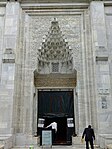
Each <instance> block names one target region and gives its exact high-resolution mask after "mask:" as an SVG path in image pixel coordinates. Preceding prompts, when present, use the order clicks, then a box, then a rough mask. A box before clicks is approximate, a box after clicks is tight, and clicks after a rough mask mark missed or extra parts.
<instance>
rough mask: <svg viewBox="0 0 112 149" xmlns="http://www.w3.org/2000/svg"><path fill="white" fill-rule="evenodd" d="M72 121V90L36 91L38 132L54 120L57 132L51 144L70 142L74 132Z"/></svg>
mask: <svg viewBox="0 0 112 149" xmlns="http://www.w3.org/2000/svg"><path fill="white" fill-rule="evenodd" d="M40 120H41V121H40ZM74 121H75V120H74V100H73V91H39V92H38V134H39V133H41V131H42V129H43V128H46V126H48V125H49V124H51V123H52V122H56V123H57V132H56V134H55V138H54V140H53V144H54V145H57V144H71V143H72V140H71V139H72V135H73V134H74V133H75V127H74V126H75V124H74Z"/></svg>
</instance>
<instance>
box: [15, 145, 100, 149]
mask: <svg viewBox="0 0 112 149" xmlns="http://www.w3.org/2000/svg"><path fill="white" fill-rule="evenodd" d="M52 148H53V149H65V148H66V149H84V146H82V147H75V146H52ZM13 149H29V147H15V148H13ZM34 149H51V148H48V147H44V148H42V147H34ZM94 149H101V148H99V147H95V148H94Z"/></svg>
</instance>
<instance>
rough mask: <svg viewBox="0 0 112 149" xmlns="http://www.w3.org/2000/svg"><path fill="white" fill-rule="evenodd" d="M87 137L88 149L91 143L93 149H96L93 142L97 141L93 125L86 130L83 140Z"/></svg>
mask: <svg viewBox="0 0 112 149" xmlns="http://www.w3.org/2000/svg"><path fill="white" fill-rule="evenodd" d="M84 137H85V141H86V149H89V143H90V145H91V149H94V146H93V140H95V135H94V130H93V129H92V128H91V125H89V126H88V128H85V129H84V132H83V135H82V139H83V138H84Z"/></svg>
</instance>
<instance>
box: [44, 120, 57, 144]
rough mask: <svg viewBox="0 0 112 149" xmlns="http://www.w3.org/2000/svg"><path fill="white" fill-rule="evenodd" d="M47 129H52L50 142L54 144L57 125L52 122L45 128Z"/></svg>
mask: <svg viewBox="0 0 112 149" xmlns="http://www.w3.org/2000/svg"><path fill="white" fill-rule="evenodd" d="M49 127H51V128H52V141H53V143H54V142H55V139H56V133H57V123H56V122H52V123H51V124H50V125H48V126H47V127H46V128H49Z"/></svg>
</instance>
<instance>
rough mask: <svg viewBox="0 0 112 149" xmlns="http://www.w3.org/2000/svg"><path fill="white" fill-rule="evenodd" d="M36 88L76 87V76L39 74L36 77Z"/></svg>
mask: <svg viewBox="0 0 112 149" xmlns="http://www.w3.org/2000/svg"><path fill="white" fill-rule="evenodd" d="M34 84H35V86H36V87H65V88H67V87H72V88H74V87H76V75H75V74H49V75H48V74H38V75H35V76H34Z"/></svg>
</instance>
